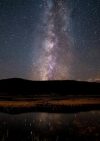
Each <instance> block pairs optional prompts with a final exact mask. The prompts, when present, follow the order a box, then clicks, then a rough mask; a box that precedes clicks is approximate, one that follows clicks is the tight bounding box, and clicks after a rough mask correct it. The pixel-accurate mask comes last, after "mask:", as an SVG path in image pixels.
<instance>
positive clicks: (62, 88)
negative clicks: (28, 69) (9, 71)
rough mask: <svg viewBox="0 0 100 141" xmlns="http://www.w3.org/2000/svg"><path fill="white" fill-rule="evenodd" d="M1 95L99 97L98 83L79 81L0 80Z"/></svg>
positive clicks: (99, 85) (99, 87)
mask: <svg viewBox="0 0 100 141" xmlns="http://www.w3.org/2000/svg"><path fill="white" fill-rule="evenodd" d="M0 94H1V95H8V94H10V95H16V94H17V95H23V96H24V95H64V96H65V95H66V96H67V95H100V83H96V82H84V81H83V82H81V81H72V80H64V81H30V80H25V79H19V78H12V79H3V80H0Z"/></svg>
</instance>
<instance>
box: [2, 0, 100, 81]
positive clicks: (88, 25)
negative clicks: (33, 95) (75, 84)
mask: <svg viewBox="0 0 100 141" xmlns="http://www.w3.org/2000/svg"><path fill="white" fill-rule="evenodd" d="M12 77H17V78H25V79H30V80H68V79H75V80H88V81H95V80H100V0H0V79H3V78H12Z"/></svg>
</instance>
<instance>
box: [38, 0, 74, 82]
mask: <svg viewBox="0 0 100 141" xmlns="http://www.w3.org/2000/svg"><path fill="white" fill-rule="evenodd" d="M69 14H70V12H69V9H68V7H66V6H65V2H64V1H62V0H59V2H57V1H55V0H48V1H46V0H45V1H44V11H43V19H42V20H43V21H42V23H41V24H42V26H41V27H43V28H44V33H43V34H44V37H42V39H41V40H40V42H41V43H40V49H39V53H38V57H37V61H36V63H37V64H38V67H37V72H38V74H36V79H40V80H62V79H69V76H70V73H69V71H70V66H71V60H72V50H71V37H70V34H69V29H70V27H69V21H70V18H69ZM40 38H41V37H40ZM40 38H39V39H40ZM37 42H39V40H37ZM66 62H67V63H66ZM65 63H66V64H67V65H65Z"/></svg>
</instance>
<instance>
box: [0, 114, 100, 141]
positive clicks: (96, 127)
mask: <svg viewBox="0 0 100 141" xmlns="http://www.w3.org/2000/svg"><path fill="white" fill-rule="evenodd" d="M91 137H92V138H91ZM90 139H91V140H94V141H100V111H91V112H81V113H77V114H75V113H72V114H69V113H66V114H54V113H24V114H18V115H9V114H4V113H0V141H73V140H77V141H78V140H84V141H89V140H90Z"/></svg>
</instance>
